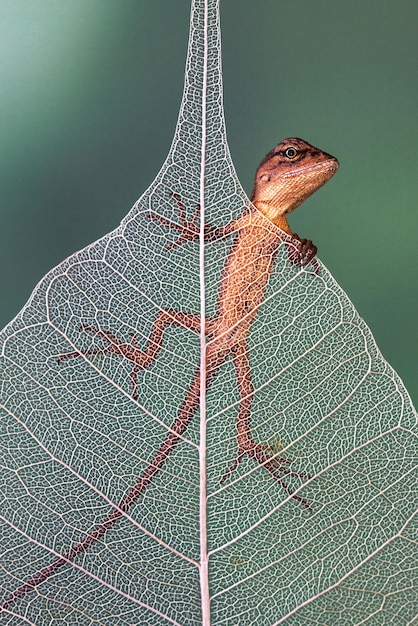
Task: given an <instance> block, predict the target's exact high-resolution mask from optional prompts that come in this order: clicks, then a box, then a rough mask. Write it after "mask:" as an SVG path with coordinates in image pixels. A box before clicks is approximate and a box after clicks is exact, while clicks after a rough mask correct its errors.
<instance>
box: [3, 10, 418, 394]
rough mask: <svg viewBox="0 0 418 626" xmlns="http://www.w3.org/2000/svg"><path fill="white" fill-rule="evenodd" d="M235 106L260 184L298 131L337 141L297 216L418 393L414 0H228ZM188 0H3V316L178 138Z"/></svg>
mask: <svg viewBox="0 0 418 626" xmlns="http://www.w3.org/2000/svg"><path fill="white" fill-rule="evenodd" d="M221 17H222V32H223V59H224V61H223V62H224V94H225V115H226V124H227V130H228V138H229V144H230V148H231V153H232V157H233V160H234V163H235V166H236V169H237V172H238V175H239V177H240V180H241V182H242V184H243V186H244V187H245V188H246V190H247V191H248V192H250V191H251V186H252V178H253V174H254V171H255V168H256V167H257V165H258V162H259V161H260V159H261V158H262V157H263V156H264V154H265V153H266V152H267V151H268V150H269V149H270V148H272V147H273V146H274V145H275V144H276V143H277V142H278V141H279V140H280V139H282V138H283V137H286V136H292V135H296V136H300V137H302V138H304V139H306V140H308V141H309V142H311V143H313V144H315V145H317V146H318V147H320V148H322V149H324V150H326V151H328V152H330V153H331V154H333V155H335V156H337V157H338V158H339V160H340V163H341V169H340V171H339V172H338V174H337V175H336V177H335V178H334V180H333V181H331V183H329V184H328V185H327V186H326V187H325V188H324V189H323V190H321V191H320V192H319V193H318V194H315V196H314V197H313V198H311V199H309V200H308V202H307V203H306V204H305V205H304V207H302V208H301V209H299V210H298V211H297V212H296V213H295V214H294V215H292V216H291V219H290V221H291V226H292V227H293V228H294V230H296V232H298V233H299V234H300V235H302V236H306V237H309V238H311V239H312V240H313V241H314V242H315V243H316V245H317V246H318V248H319V255H320V257H321V259H322V260H323V261H324V262H325V264H326V265H327V266H328V268H329V269H330V271H331V273H332V274H333V275H334V277H335V278H336V280H337V281H338V282H339V283H340V285H341V286H342V287H343V289H344V290H345V291H346V292H347V294H348V295H349V297H350V298H351V300H352V301H353V303H354V305H355V306H356V308H357V309H358V311H359V313H360V315H361V316H362V317H363V318H364V319H365V320H366V322H367V323H368V325H369V326H370V328H371V329H372V332H373V334H374V336H375V338H376V341H377V343H378V345H379V347H380V349H381V351H382V353H383V355H384V357H385V358H386V359H387V360H388V361H389V362H390V363H391V364H392V366H393V367H394V368H395V369H396V370H397V371H398V373H399V374H400V375H401V377H402V378H403V380H404V382H405V384H406V386H407V388H408V390H409V391H410V393H411V395H412V397H413V400H414V401H415V404H417V400H418V381H417V365H416V364H417V347H418V330H417V328H418V325H417V270H416V255H415V250H416V235H417V232H418V211H417V200H416V196H417V186H418V185H417V162H418V155H417V146H418V141H417V140H418V136H417V134H418V133H417V123H416V121H417V110H418V102H417V100H418V98H417V95H418V80H417V79H418V64H417V61H416V59H417V47H418V46H417V26H416V25H417V23H418V3H417V2H416V0H401V1H399V0H388V1H385V2H381V0H354V1H352V2H349V3H347V2H342V1H340V2H338V1H337V2H335V0H316V1H315V2H312V1H311V0H293V1H292V2H289V1H287V2H284V1H283V2H282V1H279V0H258V1H257V2H254V0H223V2H221ZM188 19H189V2H188V1H187V0H176V1H173V0H142V1H141V0H117V1H116V0H88V2H86V1H85V0H61V1H60V2H57V1H56V0H21V1H20V2H16V1H15V0H2V2H1V4H0V79H1V85H2V96H1V100H0V111H1V116H0V150H1V168H0V170H1V174H0V176H1V178H0V290H1V291H0V293H1V311H0V327H2V326H4V325H5V324H6V323H7V322H8V321H9V320H10V319H11V318H12V317H13V316H14V315H16V313H17V312H18V311H19V310H20V308H21V307H22V306H23V305H24V303H25V302H26V300H27V298H28V297H29V295H30V293H31V291H32V289H33V287H34V286H35V284H36V283H37V282H38V280H40V279H41V278H42V276H43V275H44V274H45V273H46V272H47V271H48V269H50V268H51V267H53V266H54V265H56V264H58V263H59V262H60V261H61V260H62V259H63V258H65V257H66V256H68V255H69V254H71V253H72V252H74V251H76V250H78V249H80V248H82V247H84V246H86V245H87V244H88V243H90V242H92V241H94V240H96V239H97V238H98V237H100V236H101V235H103V234H105V233H106V232H108V231H109V230H111V229H113V228H114V227H115V226H116V225H117V224H118V223H119V221H120V220H121V219H122V218H123V217H124V215H125V214H126V213H127V212H128V210H129V209H130V207H131V205H132V204H133V203H134V202H135V200H136V199H137V198H138V197H139V196H140V195H141V194H142V192H143V191H144V190H145V189H146V187H147V186H148V185H149V184H150V182H151V181H152V180H153V178H154V176H155V174H156V173H157V172H158V170H159V168H160V166H161V165H162V162H163V160H164V158H165V156H166V154H167V151H168V149H169V146H170V143H171V139H172V136H173V131H174V127H175V122H176V118H177V111H178V106H179V103H180V99H181V94H182V88H183V71H184V61H185V55H186V45H187V34H188Z"/></svg>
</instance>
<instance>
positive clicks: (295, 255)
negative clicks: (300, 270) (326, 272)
mask: <svg viewBox="0 0 418 626" xmlns="http://www.w3.org/2000/svg"><path fill="white" fill-rule="evenodd" d="M317 251H318V248H317V247H316V246H315V245H314V244H313V243H312V241H311V240H310V239H301V238H300V237H299V235H297V234H296V233H293V235H292V242H291V243H290V245H289V246H288V255H289V261H290V262H291V263H292V264H293V265H296V266H297V267H304V266H305V265H308V264H309V263H312V265H313V267H314V271H315V274H318V273H319V265H318V262H317V261H316V259H315V255H316V253H317Z"/></svg>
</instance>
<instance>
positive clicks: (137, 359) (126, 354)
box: [57, 309, 213, 400]
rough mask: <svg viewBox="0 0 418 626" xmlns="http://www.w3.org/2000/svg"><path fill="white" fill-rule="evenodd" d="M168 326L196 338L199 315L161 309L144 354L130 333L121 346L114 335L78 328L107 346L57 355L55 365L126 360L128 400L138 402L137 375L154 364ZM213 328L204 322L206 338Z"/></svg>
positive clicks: (207, 321) (97, 330)
mask: <svg viewBox="0 0 418 626" xmlns="http://www.w3.org/2000/svg"><path fill="white" fill-rule="evenodd" d="M168 326H182V327H183V328H188V329H189V330H192V331H194V332H195V333H197V334H199V333H200V331H201V323H200V315H194V314H190V313H183V312H181V311H174V310H173V309H165V310H162V311H160V312H159V313H158V315H157V317H156V319H155V322H154V326H153V328H152V331H151V333H150V336H149V338H148V342H147V345H146V347H145V350H140V349H139V348H138V345H137V340H136V336H135V334H134V333H129V335H130V339H131V343H125V342H124V341H122V340H121V339H119V338H118V337H116V335H114V334H113V333H111V332H110V331H107V330H106V331H103V330H100V329H98V328H95V327H93V326H89V325H88V324H82V325H81V326H80V328H79V330H80V332H82V331H88V332H91V333H93V334H94V335H97V336H98V337H100V339H102V340H103V341H104V342H105V343H106V344H107V345H106V346H104V347H101V348H90V349H89V350H80V351H74V352H67V353H66V354H60V355H59V356H58V359H57V361H58V364H61V363H62V362H63V361H66V360H67V359H72V358H76V357H79V356H81V355H96V354H117V355H118V356H121V357H122V358H125V359H128V360H129V361H131V362H132V363H133V368H132V370H131V372H130V375H129V376H130V382H131V390H132V398H133V399H134V400H137V399H138V387H137V376H138V373H139V372H140V371H141V370H143V369H147V368H148V367H150V365H152V363H154V361H155V360H156V358H157V356H158V354H159V352H160V350H161V348H162V342H163V336H164V332H165V330H166V328H167V327H168ZM212 326H213V319H212V318H206V328H205V331H206V333H207V334H210V333H211V329H212Z"/></svg>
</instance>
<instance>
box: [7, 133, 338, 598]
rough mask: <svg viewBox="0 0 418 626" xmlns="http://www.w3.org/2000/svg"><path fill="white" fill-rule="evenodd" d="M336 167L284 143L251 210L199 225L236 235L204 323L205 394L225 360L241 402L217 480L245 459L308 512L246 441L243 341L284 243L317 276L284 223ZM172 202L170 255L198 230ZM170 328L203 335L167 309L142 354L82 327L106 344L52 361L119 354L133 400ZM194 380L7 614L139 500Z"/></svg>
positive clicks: (267, 161) (177, 429) (187, 407)
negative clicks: (162, 426)
mask: <svg viewBox="0 0 418 626" xmlns="http://www.w3.org/2000/svg"><path fill="white" fill-rule="evenodd" d="M337 168H338V161H337V159H335V158H334V157H332V156H330V155H329V154H326V153H325V152H322V151H321V150H319V149H318V148H314V147H313V146H311V145H310V144H308V143H307V142H305V141H303V140H302V139H297V138H291V139H285V140H283V141H282V142H281V143H279V144H278V145H277V146H276V147H275V148H274V149H273V150H271V151H270V152H269V153H268V154H267V155H266V156H265V158H264V159H263V160H262V161H261V163H260V165H259V167H258V169H257V172H256V175H255V182H254V188H253V191H252V195H251V202H252V205H251V206H249V207H248V208H247V209H246V210H245V212H244V213H243V214H242V215H241V216H240V217H239V218H238V219H236V220H235V221H233V222H231V223H230V224H227V225H226V226H223V227H220V228H216V227H212V226H210V225H206V226H205V241H214V240H216V239H218V238H220V237H224V236H226V235H229V234H232V233H234V234H235V240H234V243H233V245H232V248H231V250H230V252H229V254H228V256H227V259H226V262H225V266H224V269H223V273H222V277H221V281H220V287H219V293H218V305H217V313H216V315H215V316H214V317H208V318H207V319H206V320H205V333H206V335H207V344H206V368H205V369H206V388H208V387H209V386H210V384H211V383H212V381H213V380H214V378H215V376H216V374H217V372H218V370H219V368H220V367H221V366H222V364H223V363H224V362H225V360H226V359H227V358H228V357H230V356H231V357H232V360H233V364H234V367H235V372H236V377H237V382H238V389H239V396H240V403H239V410H238V417H237V456H236V459H235V461H234V462H233V464H232V465H231V467H230V468H229V469H228V470H227V471H226V473H225V474H224V475H223V476H222V477H221V482H222V481H224V480H225V479H226V478H227V477H228V476H229V474H230V473H231V472H232V471H233V470H235V469H236V467H237V466H238V464H239V462H240V461H241V460H242V459H243V458H244V457H245V456H249V457H250V458H251V459H253V460H254V462H255V463H257V464H259V465H260V466H262V467H264V469H265V470H267V471H268V472H269V473H270V474H271V476H272V477H273V478H274V480H275V481H277V483H278V484H279V485H280V486H281V487H282V488H283V489H284V490H285V491H286V492H287V493H288V494H289V495H290V496H291V497H292V498H293V499H294V500H296V501H298V502H299V503H300V504H302V505H303V506H305V507H306V508H309V505H308V503H307V502H306V500H304V499H303V498H302V497H301V496H298V495H297V494H295V493H293V492H292V491H291V489H290V488H289V487H288V486H287V484H286V483H285V482H284V481H283V479H282V476H281V475H283V474H284V475H288V476H292V475H295V473H294V472H292V471H291V470H290V469H289V468H288V467H286V465H287V464H288V463H289V461H288V460H287V459H284V458H276V456H275V455H274V454H273V451H272V450H271V449H270V448H269V447H268V446H263V445H261V444H259V443H256V442H255V441H254V440H253V438H252V435H251V425H250V416H251V415H250V410H251V401H252V396H253V387H252V383H251V371H250V365H249V355H248V352H249V351H248V345H247V338H248V334H249V331H250V327H251V324H252V322H253V320H254V317H255V315H256V314H257V311H258V308H259V306H260V304H261V302H262V300H263V297H264V294H265V291H266V287H267V284H268V281H269V277H270V274H271V272H272V270H273V267H274V260H275V253H276V251H277V248H278V246H279V245H280V243H281V242H282V241H283V240H285V241H286V242H287V245H288V249H289V259H290V261H291V262H292V263H293V264H295V265H298V266H304V265H307V264H308V263H310V262H312V264H313V268H314V270H315V271H316V270H317V268H318V266H317V265H316V264H315V259H314V257H315V253H316V247H315V246H314V245H313V244H312V242H311V241H308V240H306V239H300V238H299V237H298V236H297V235H295V234H294V233H292V231H291V230H290V228H289V225H288V223H287V214H288V213H290V212H291V211H293V210H294V209H295V208H296V207H298V206H299V205H300V204H301V203H302V202H303V201H304V200H305V199H306V198H308V197H309V196H310V195H311V194H312V193H314V191H316V190H317V189H318V188H319V187H321V186H322V185H323V184H325V183H326V182H327V181H328V180H329V179H330V178H331V177H332V176H333V174H334V173H335V172H336V170H337ZM172 195H173V197H174V199H175V200H176V202H177V207H178V211H179V216H180V221H181V224H180V223H173V222H171V221H168V220H166V219H165V218H163V217H161V216H158V215H155V214H153V215H152V216H151V217H153V219H156V220H158V221H159V222H161V223H162V224H164V225H166V226H168V227H170V228H173V229H175V230H176V231H177V232H179V233H180V236H179V238H178V239H177V240H176V241H175V242H174V243H173V244H171V246H169V248H172V247H173V246H174V245H179V244H182V243H183V242H186V241H197V240H198V238H199V228H198V226H197V225H196V224H195V221H196V219H197V216H198V212H199V207H197V209H196V211H195V214H194V216H193V218H192V219H191V220H190V221H188V220H187V219H186V217H185V214H184V211H183V205H182V202H181V199H180V196H179V195H178V194H175V193H174V194H172ZM283 231H284V232H283ZM286 235H287V236H286ZM171 325H176V326H182V327H186V328H188V329H190V330H191V331H194V332H195V333H200V331H201V320H200V316H199V315H194V314H189V313H184V312H179V311H175V310H172V309H167V310H162V311H161V312H160V313H159V314H158V315H157V318H156V320H155V322H154V327H153V330H152V332H151V334H150V337H149V340H148V343H147V345H146V347H145V349H144V350H141V349H140V348H139V347H138V346H137V343H136V339H135V337H134V336H132V337H131V344H127V343H124V342H123V341H121V340H120V339H118V338H117V337H116V336H115V335H114V334H113V333H111V332H108V331H103V330H99V329H96V328H93V327H91V326H87V325H83V326H81V330H86V331H90V332H92V333H94V334H95V335H97V336H98V337H100V338H101V339H102V340H103V341H104V342H105V344H106V345H105V346H104V347H99V348H95V349H91V350H87V351H85V352H83V353H82V352H70V353H67V354H63V355H61V356H60V357H59V359H58V361H59V362H60V363H61V362H62V361H64V360H66V359H70V358H74V357H77V356H79V355H80V354H88V355H94V354H117V355H120V356H122V357H123V358H126V359H128V360H129V361H131V362H132V364H133V367H132V371H131V375H130V376H131V386H132V396H133V398H134V399H137V397H138V392H137V375H138V372H139V371H140V370H142V369H145V368H147V367H149V366H150V365H151V364H152V363H153V362H154V361H155V360H156V358H157V356H158V353H159V351H160V350H161V347H162V341H163V334H164V331H165V329H166V328H167V327H168V326H171ZM200 379H201V370H200V367H199V368H198V369H197V371H196V373H195V375H194V378H193V380H192V383H191V385H190V388H189V391H188V393H187V394H186V397H185V399H184V401H183V404H182V405H181V407H180V409H179V411H178V413H177V416H176V417H175V419H174V421H173V423H172V425H171V428H170V429H169V432H168V434H167V435H166V438H165V440H164V441H163V443H162V444H161V446H160V448H159V450H158V451H157V452H156V454H155V456H154V458H153V459H152V461H151V462H150V463H149V465H148V466H147V467H146V468H145V470H144V471H143V472H142V474H141V476H140V477H139V478H138V481H137V483H136V484H135V485H134V487H132V489H131V490H130V492H129V493H128V494H127V495H126V496H125V497H124V498H123V499H122V500H121V502H120V503H119V505H118V506H117V507H115V509H114V510H113V511H112V512H111V513H110V514H109V515H108V517H107V518H106V519H105V520H103V522H101V523H100V524H99V525H98V526H97V527H96V528H95V529H93V530H92V531H91V532H90V533H89V534H88V535H87V537H86V538H85V539H83V540H82V541H80V542H79V543H77V544H75V545H74V546H73V547H71V548H69V549H68V551H67V552H66V553H65V554H63V555H62V556H61V557H59V558H58V559H56V560H55V561H54V562H52V563H51V564H50V565H49V566H47V567H46V568H44V569H43V570H41V571H39V572H38V573H37V574H36V575H35V576H34V577H33V578H32V579H31V580H30V581H28V582H27V583H26V584H24V585H22V586H21V587H19V588H18V589H16V590H15V591H14V592H13V593H11V594H10V595H9V597H8V598H7V599H6V600H5V601H4V602H3V604H2V605H1V607H3V608H6V607H9V606H10V605H11V604H12V603H13V602H14V601H15V600H16V599H17V598H19V597H22V596H23V595H25V594H26V593H28V592H29V591H30V590H32V589H33V588H34V587H36V586H37V585H39V584H40V583H42V582H43V581H45V580H46V579H47V578H48V577H49V576H51V575H52V574H53V573H54V572H56V571H57V570H58V569H59V568H60V567H61V566H63V565H65V564H66V563H68V562H71V561H72V560H74V558H75V557H76V556H77V555H78V554H81V553H83V552H85V551H86V550H87V549H88V548H89V547H90V546H91V545H92V544H94V543H95V542H96V541H97V540H98V539H100V538H101V537H103V535H104V534H105V533H106V532H107V531H108V530H109V529H110V528H111V527H112V526H113V525H114V524H115V522H116V521H117V520H118V519H119V518H120V517H121V516H122V515H123V514H124V513H125V512H127V511H128V510H129V509H130V507H131V506H132V504H133V503H134V502H135V501H136V500H137V499H138V497H139V496H140V495H141V494H142V493H144V491H145V489H146V488H147V486H148V485H149V484H150V483H151V481H152V480H153V479H154V477H155V476H156V474H158V472H159V471H160V470H161V469H162V467H163V465H164V463H165V461H166V460H167V458H168V457H169V455H170V454H171V453H172V451H173V450H174V448H175V446H176V445H177V443H178V442H179V441H180V439H181V436H182V435H183V433H184V432H185V430H186V429H187V427H188V425H189V424H190V421H191V420H192V418H193V416H194V414H195V413H196V411H197V409H198V407H199V396H200Z"/></svg>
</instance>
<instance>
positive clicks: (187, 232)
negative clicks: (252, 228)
mask: <svg viewBox="0 0 418 626" xmlns="http://www.w3.org/2000/svg"><path fill="white" fill-rule="evenodd" d="M170 197H171V198H174V200H175V201H176V203H177V209H178V213H179V217H180V222H181V223H180V224H179V223H177V222H172V221H171V220H168V219H167V218H165V217H163V216H162V215H160V214H159V213H152V212H149V213H148V217H149V218H150V219H153V220H155V221H156V222H160V224H163V225H164V226H166V227H167V228H171V229H172V230H176V231H177V232H179V233H180V236H179V237H178V238H177V239H176V240H175V241H173V243H170V244H169V245H168V246H167V250H172V249H173V248H175V247H176V246H180V245H182V244H183V243H186V242H187V241H198V240H199V237H200V225H199V224H198V223H197V219H198V217H199V214H200V204H197V205H196V208H195V210H194V213H193V215H192V218H191V219H190V220H188V219H187V218H186V214H185V211H184V206H183V202H182V200H181V197H180V194H178V193H175V192H174V191H173V192H171V193H170ZM234 226H235V222H231V223H230V224H227V225H226V226H220V227H217V226H212V225H211V224H205V226H204V230H205V242H209V241H216V240H217V239H220V238H221V237H224V236H225V235H229V234H231V233H232V232H233V230H234Z"/></svg>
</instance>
